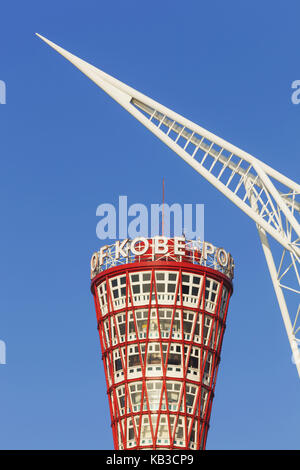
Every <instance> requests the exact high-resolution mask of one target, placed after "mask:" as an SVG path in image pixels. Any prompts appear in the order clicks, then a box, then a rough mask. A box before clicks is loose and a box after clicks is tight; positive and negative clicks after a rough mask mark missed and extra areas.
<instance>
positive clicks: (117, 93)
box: [36, 33, 300, 193]
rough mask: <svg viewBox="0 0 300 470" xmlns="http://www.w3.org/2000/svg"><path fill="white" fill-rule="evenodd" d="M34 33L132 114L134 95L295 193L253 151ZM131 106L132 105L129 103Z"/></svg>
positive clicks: (290, 183)
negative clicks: (259, 166) (259, 168)
mask: <svg viewBox="0 0 300 470" xmlns="http://www.w3.org/2000/svg"><path fill="white" fill-rule="evenodd" d="M36 35H37V36H38V37H39V38H40V39H42V40H43V41H45V42H46V43H47V44H48V45H49V46H50V47H52V48H53V49H54V50H56V51H57V52H58V53H59V54H61V55H62V56H63V57H65V58H66V59H67V60H68V61H69V62H71V63H72V64H73V65H75V67H77V68H78V69H79V70H80V71H81V72H82V73H84V75H86V76H87V77H88V78H90V79H91V80H92V81H93V82H94V83H95V84H96V85H98V86H99V87H100V88H102V90H103V91H105V92H106V93H107V94H108V95H109V96H111V97H112V98H113V99H114V100H115V101H117V102H118V103H119V104H120V105H121V106H123V107H124V108H125V109H126V110H127V111H129V112H130V113H131V114H133V115H134V116H135V117H137V116H136V115H135V113H133V112H132V110H131V109H128V103H130V101H131V100H132V99H133V98H135V99H136V100H138V101H141V103H143V104H145V105H148V106H150V107H154V108H155V109H159V111H160V112H162V113H164V114H165V115H167V116H169V117H171V118H172V119H174V120H175V121H180V122H181V123H182V124H183V125H184V126H186V127H190V128H191V129H192V130H194V129H195V132H198V133H200V134H202V135H205V137H207V138H208V139H209V140H212V141H214V142H215V143H216V144H217V145H219V146H220V147H226V148H227V149H228V150H229V151H230V152H232V153H234V154H236V155H238V156H240V157H241V158H243V159H245V160H246V161H248V162H249V163H253V162H257V163H259V164H260V165H261V167H262V168H263V170H264V171H265V172H266V173H267V174H268V175H269V176H271V177H272V178H274V179H276V180H277V181H279V182H281V183H282V184H284V185H286V186H287V187H289V188H291V189H292V190H294V191H295V192H296V193H300V185H299V184H297V183H296V182H295V181H293V180H291V179H290V178H288V177H286V176H284V175H283V174H282V173H280V172H278V171H276V170H274V168H272V167H270V166H269V165H267V164H266V163H264V162H262V161H260V160H259V159H257V158H256V157H254V156H253V155H250V154H249V153H247V152H245V151H244V150H241V149H240V148H238V147H236V146H234V145H232V144H230V143H229V142H227V141H225V140H224V139H222V138H220V137H218V136H216V135H214V134H213V133H211V132H209V131H207V130H206V129H204V128H203V127H201V126H199V125H197V124H195V123H194V122H192V121H189V120H188V119H186V118H184V117H183V116H181V115H180V114H177V113H176V112H174V111H172V110H171V109H168V108H166V107H165V106H163V105H162V104H160V103H158V102H157V101H155V100H153V99H151V98H149V97H148V96H146V95H144V94H143V93H140V92H139V91H137V90H135V89H134V88H132V87H130V86H128V85H126V84H125V83H123V82H121V81H120V80H118V79H116V78H114V77H112V76H111V75H109V74H107V73H105V72H103V71H102V70H100V69H99V68H97V67H95V66H94V65H91V64H89V63H88V62H86V61H84V60H82V59H80V58H79V57H77V56H75V55H74V54H71V53H70V52H68V51H66V50H65V49H63V48H62V47H60V46H58V45H57V44H55V43H54V42H52V41H50V40H49V39H47V38H45V37H44V36H42V35H40V34H38V33H36ZM130 108H131V107H130ZM132 108H133V109H134V106H132Z"/></svg>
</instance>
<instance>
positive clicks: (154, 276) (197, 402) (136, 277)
mask: <svg viewBox="0 0 300 470" xmlns="http://www.w3.org/2000/svg"><path fill="white" fill-rule="evenodd" d="M129 243H130V241H129ZM137 245H138V244H137ZM137 245H136V246H137ZM152 245H153V243H151V241H150V242H149V249H148V250H147V252H146V253H144V254H143V255H141V256H139V255H136V254H135V255H131V256H130V255H128V256H126V258H124V259H122V257H121V258H120V257H118V256H117V257H115V258H114V256H113V254H114V253H113V250H114V249H115V248H114V247H115V245H111V246H110V247H106V250H107V251H106V259H105V262H106V265H101V266H99V259H98V254H97V253H96V254H94V255H93V258H92V266H93V271H92V287H91V289H92V293H93V295H94V300H95V307H96V314H97V321H98V330H99V335H100V342H101V348H102V357H103V362H104V369H105V376H106V383H107V394H108V398H109V406H110V414H111V423H112V430H113V440H114V447H115V449H143V448H149V449H193V450H196V449H204V448H205V444H206V438H207V432H208V428H209V419H210V414H211V407H212V400H213V396H214V388H215V383H216V376H217V370H218V365H219V362H220V352H221V346H222V340H223V335H224V330H225V324H226V316H227V310H228V304H229V299H230V296H231V294H232V289H233V288H232V282H231V278H232V272H233V268H232V266H233V260H232V258H231V256H230V255H228V259H227V261H228V264H227V267H224V263H223V264H222V265H221V264H220V263H222V260H224V256H225V255H224V253H225V254H226V252H225V250H222V249H221V251H222V253H221V254H223V258H222V257H220V253H219V254H218V256H217V255H216V250H215V253H214V254H210V255H207V256H206V258H205V259H204V257H203V256H202V255H201V250H195V249H194V248H191V245H189V243H188V242H186V244H185V250H184V253H185V254H184V255H181V256H178V255H174V240H173V239H169V240H168V253H167V254H164V255H157V254H156V255H153V254H152ZM210 246H212V245H210ZM95 255H96V256H95ZM229 260H230V261H229ZM212 266H213V267H212ZM228 266H230V267H228Z"/></svg>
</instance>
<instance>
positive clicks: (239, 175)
mask: <svg viewBox="0 0 300 470" xmlns="http://www.w3.org/2000/svg"><path fill="white" fill-rule="evenodd" d="M38 36H39V37H40V38H41V39H42V40H44V41H45V42H46V43H47V44H48V45H50V46H51V47H52V48H53V49H55V50H56V51H57V52H59V53H60V54H61V55H63V56H64V57H65V58H66V59H67V60H69V61H70V62H71V63H72V64H73V65H75V66H76V67H77V68H78V69H79V70H81V72H83V73H84V74H85V75H86V76H87V77H88V78H90V79H91V80H92V81H93V82H95V83H96V85H98V86H99V87H100V88H102V90H104V91H105V92H106V93H107V94H108V95H110V96H111V97H112V98H113V99H114V100H115V101H117V102H118V103H119V104H120V105H121V106H123V108H125V109H126V110H127V111H128V112H129V113H130V114H132V115H133V116H134V117H135V118H136V119H137V120H138V121H140V122H141V123H142V124H143V125H144V126H145V127H147V129H149V130H150V131H151V132H152V133H153V134H154V135H156V136H157V137H158V138H159V139H160V140H161V141H162V142H164V143H165V144H166V145H167V146H168V147H170V148H171V149H172V150H173V151H174V152H175V153H177V155H179V156H180V157H181V158H182V159H183V160H184V161H185V162H187V163H188V164H189V165H190V166H191V167H192V168H194V169H195V170H196V171H197V172H198V173H200V175H202V176H203V177H204V178H205V179H206V180H207V181H208V182H209V183H211V184H212V185H213V186H215V188H217V189H218V190H219V191H220V192H221V193H222V194H223V195H224V196H226V197H227V198H228V199H230V200H231V201H232V202H233V203H234V204H235V205H236V206H237V207H238V208H239V209H241V210H242V211H243V212H245V213H246V214H247V215H248V216H249V217H250V218H251V219H252V220H253V221H254V222H255V223H256V226H257V229H258V233H259V237H260V241H261V244H262V248H263V252H264V255H265V258H266V261H267V265H268V269H269V272H270V275H271V279H272V282H273V286H274V290H275V294H276V297H277V300H278V303H279V307H280V310H281V314H282V318H283V321H284V325H285V329H286V332H287V335H288V339H289V342H290V346H291V349H292V352H293V358H294V362H295V365H296V367H297V370H298V374H299V377H300V351H299V348H298V345H300V305H299V300H298V299H299V297H298V295H299V293H300V288H299V285H300V278H299V258H300V243H299V241H300V225H299V212H300V202H299V194H300V185H299V184H298V183H296V182H294V181H293V180H291V179H289V178H287V177H286V176H284V175H282V174H281V173H279V172H278V171H276V170H274V169H273V168H272V167H270V166H268V165H266V164H265V163H264V162H262V161H260V160H258V159H257V158H255V157H253V156H252V155H250V154H249V153H247V152H245V151H243V150H241V149H239V148H238V147H235V146H234V145H232V144H230V143H229V142H226V141H225V140H223V139H221V138H220V137H217V136H216V135H214V134H212V133H211V132H209V131H207V130H206V129H204V128H202V127H200V126H198V125H197V124H195V123H193V122H192V121H189V120H188V119H186V118H184V117H183V116H180V115H179V114H177V113H175V112H174V111H172V110H170V109H168V108H166V107H165V106H163V105H161V104H160V103H158V102H156V101H154V100H152V99H151V98H149V97H147V96H145V95H143V94H142V93H140V92H138V91H137V90H135V89H133V88H131V87H129V86H128V85H126V84H124V83H122V82H120V81H119V80H117V79H115V78H114V77H112V76H110V75H108V74H106V73H105V72H103V71H101V70H99V69H98V68H96V67H94V66H93V65H90V64H89V63H87V62H85V61H84V60H82V59H79V58H78V57H76V56H75V55H73V54H71V53H70V52H68V51H66V50H64V49H62V48H61V47H59V46H57V45H56V44H54V43H53V42H51V41H49V40H48V39H46V38H44V37H43V36H40V35H38ZM269 236H271V237H272V238H273V239H274V240H275V241H276V242H277V244H279V247H280V248H281V256H280V257H279V259H278V262H277V264H276V262H275V260H274V255H275V251H276V250H275V251H274V249H272V250H271V247H270V243H269ZM293 297H294V298H293ZM288 303H289V304H290V305H289V307H288Z"/></svg>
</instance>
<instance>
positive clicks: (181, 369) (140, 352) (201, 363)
mask: <svg viewBox="0 0 300 470" xmlns="http://www.w3.org/2000/svg"><path fill="white" fill-rule="evenodd" d="M125 351H126V349H125V346H123V347H121V348H115V349H114V350H113V351H111V352H110V353H109V355H107V356H106V357H105V361H106V367H107V375H108V381H109V385H111V384H112V383H113V382H114V383H118V382H121V381H123V380H124V378H125V370H124V368H125V369H126V375H127V378H138V377H142V371H143V370H144V371H145V373H146V376H147V377H153V376H161V375H162V374H163V372H164V370H165V371H166V373H167V376H169V377H170V376H173V377H180V378H183V377H184V376H185V375H186V377H187V378H189V379H192V380H195V381H200V380H202V383H203V384H205V385H210V384H211V381H212V372H213V361H214V356H215V354H214V353H212V352H211V351H208V350H204V349H203V348H201V347H196V346H193V345H192V344H191V345H190V346H187V345H182V344H178V343H167V342H162V343H158V342H151V343H148V345H146V343H141V344H140V345H135V344H132V345H128V346H127V358H126V357H125Z"/></svg>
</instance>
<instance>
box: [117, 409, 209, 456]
mask: <svg viewBox="0 0 300 470" xmlns="http://www.w3.org/2000/svg"><path fill="white" fill-rule="evenodd" d="M116 425H117V429H118V441H119V447H120V449H122V448H124V447H123V442H124V441H125V440H126V443H127V447H135V446H137V445H140V446H146V445H149V444H150V445H153V444H154V442H153V441H154V440H155V444H156V445H164V444H166V445H170V442H171V441H172V442H173V443H174V445H176V446H179V447H188V448H190V449H196V448H201V446H202V445H203V438H204V429H203V426H204V425H203V424H201V422H199V420H198V419H194V420H193V419H192V418H191V417H183V416H177V415H175V414H171V413H170V414H169V415H167V414H160V415H158V414H156V413H153V414H151V415H150V416H149V415H147V414H143V415H142V416H133V417H131V418H127V419H126V418H124V419H121V420H119V421H118V422H117V424H116Z"/></svg>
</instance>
